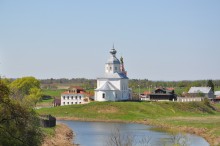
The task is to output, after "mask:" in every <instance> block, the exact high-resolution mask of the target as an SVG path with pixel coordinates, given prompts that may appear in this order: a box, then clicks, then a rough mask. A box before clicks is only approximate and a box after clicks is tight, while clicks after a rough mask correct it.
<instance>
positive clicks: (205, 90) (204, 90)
mask: <svg viewBox="0 0 220 146" xmlns="http://www.w3.org/2000/svg"><path fill="white" fill-rule="evenodd" d="M188 95H189V96H190V97H207V98H209V99H213V98H214V93H213V91H212V89H211V87H191V88H190V89H189V92H188Z"/></svg>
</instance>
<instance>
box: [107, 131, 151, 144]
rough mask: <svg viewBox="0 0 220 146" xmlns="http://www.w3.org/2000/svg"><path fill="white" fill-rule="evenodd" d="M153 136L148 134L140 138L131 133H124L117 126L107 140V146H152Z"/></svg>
mask: <svg viewBox="0 0 220 146" xmlns="http://www.w3.org/2000/svg"><path fill="white" fill-rule="evenodd" d="M150 140H151V138H150V137H148V136H145V137H142V138H138V137H135V136H132V135H131V134H130V133H125V134H122V133H121V132H120V130H119V129H118V128H116V129H115V130H114V131H113V132H112V133H111V135H110V137H109V138H108V140H107V143H106V146H135V145H138V146H150Z"/></svg>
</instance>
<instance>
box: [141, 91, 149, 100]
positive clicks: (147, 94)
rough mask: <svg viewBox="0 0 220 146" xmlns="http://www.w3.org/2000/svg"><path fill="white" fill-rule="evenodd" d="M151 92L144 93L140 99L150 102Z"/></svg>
mask: <svg viewBox="0 0 220 146" xmlns="http://www.w3.org/2000/svg"><path fill="white" fill-rule="evenodd" d="M150 94H151V92H149V91H145V92H144V93H142V94H140V98H141V100H142V101H149V100H150Z"/></svg>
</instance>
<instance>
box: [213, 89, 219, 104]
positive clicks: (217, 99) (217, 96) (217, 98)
mask: <svg viewBox="0 0 220 146" xmlns="http://www.w3.org/2000/svg"><path fill="white" fill-rule="evenodd" d="M213 101H214V102H220V91H215V98H214V99H213Z"/></svg>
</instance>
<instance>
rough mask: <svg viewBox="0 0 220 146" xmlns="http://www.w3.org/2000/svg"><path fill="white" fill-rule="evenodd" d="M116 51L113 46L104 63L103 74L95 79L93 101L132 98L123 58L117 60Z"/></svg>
mask: <svg viewBox="0 0 220 146" xmlns="http://www.w3.org/2000/svg"><path fill="white" fill-rule="evenodd" d="M116 53H117V51H116V50H115V49H114V46H113V49H111V50H110V58H109V59H108V61H107V63H106V64H105V74H104V76H103V77H100V78H98V79H97V88H96V89H95V98H94V100H95V101H120V100H129V99H131V98H132V94H131V89H129V88H128V77H127V72H126V71H125V68H124V62H123V58H122V57H121V59H120V61H119V60H118V58H117V57H116Z"/></svg>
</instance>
